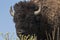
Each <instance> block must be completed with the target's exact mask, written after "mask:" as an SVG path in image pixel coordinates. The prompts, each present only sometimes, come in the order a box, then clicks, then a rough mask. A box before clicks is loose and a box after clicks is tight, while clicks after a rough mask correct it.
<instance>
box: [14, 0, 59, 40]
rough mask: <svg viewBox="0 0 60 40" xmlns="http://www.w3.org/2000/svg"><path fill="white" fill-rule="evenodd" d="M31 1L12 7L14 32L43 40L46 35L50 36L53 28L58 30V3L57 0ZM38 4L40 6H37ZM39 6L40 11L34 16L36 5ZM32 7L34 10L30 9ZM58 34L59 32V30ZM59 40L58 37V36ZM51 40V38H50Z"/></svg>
mask: <svg viewBox="0 0 60 40" xmlns="http://www.w3.org/2000/svg"><path fill="white" fill-rule="evenodd" d="M34 1H37V0H32V1H30V2H19V3H16V4H15V5H14V11H15V14H14V22H15V25H16V32H17V35H18V36H19V34H18V32H21V33H22V34H24V35H28V34H30V35H33V34H36V35H37V40H45V39H46V32H47V35H48V34H50V35H51V36H52V31H54V28H55V27H56V28H57V27H59V28H60V1H59V0H38V2H34ZM39 3H40V4H39ZM37 4H38V5H41V11H40V12H39V13H38V14H37V15H35V14H34V12H35V11H37V10H38V5H37ZM33 5H34V7H36V10H35V8H30V7H32V6H33ZM59 34H60V30H59ZM59 38H60V36H59ZM52 39H53V38H52ZM54 40H57V38H55V39H54Z"/></svg>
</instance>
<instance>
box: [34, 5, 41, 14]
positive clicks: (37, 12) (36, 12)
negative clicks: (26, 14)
mask: <svg viewBox="0 0 60 40" xmlns="http://www.w3.org/2000/svg"><path fill="white" fill-rule="evenodd" d="M40 11H41V5H39V9H38V10H37V11H35V12H34V14H35V15H38V14H39V12H40Z"/></svg>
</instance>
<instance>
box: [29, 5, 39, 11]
mask: <svg viewBox="0 0 60 40" xmlns="http://www.w3.org/2000/svg"><path fill="white" fill-rule="evenodd" d="M28 8H29V9H31V10H33V11H37V10H38V9H39V7H38V6H35V5H31V6H29V7H28Z"/></svg>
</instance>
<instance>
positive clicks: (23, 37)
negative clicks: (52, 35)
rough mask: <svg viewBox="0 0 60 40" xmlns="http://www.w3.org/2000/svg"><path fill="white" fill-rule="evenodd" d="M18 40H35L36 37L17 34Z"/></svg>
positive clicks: (23, 33) (24, 33)
mask: <svg viewBox="0 0 60 40" xmlns="http://www.w3.org/2000/svg"><path fill="white" fill-rule="evenodd" d="M17 35H18V37H19V38H20V40H37V36H36V35H35V34H28V33H27V32H24V31H23V32H17Z"/></svg>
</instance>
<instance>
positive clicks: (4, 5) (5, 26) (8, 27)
mask: <svg viewBox="0 0 60 40" xmlns="http://www.w3.org/2000/svg"><path fill="white" fill-rule="evenodd" d="M19 1H23V0H0V40H4V37H5V36H6V34H7V33H8V34H9V37H11V36H12V35H13V36H14V38H15V37H17V35H16V29H15V24H14V22H13V17H12V16H11V15H10V13H9V9H10V6H14V4H15V3H17V2H19ZM14 40H15V39H14Z"/></svg>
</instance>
